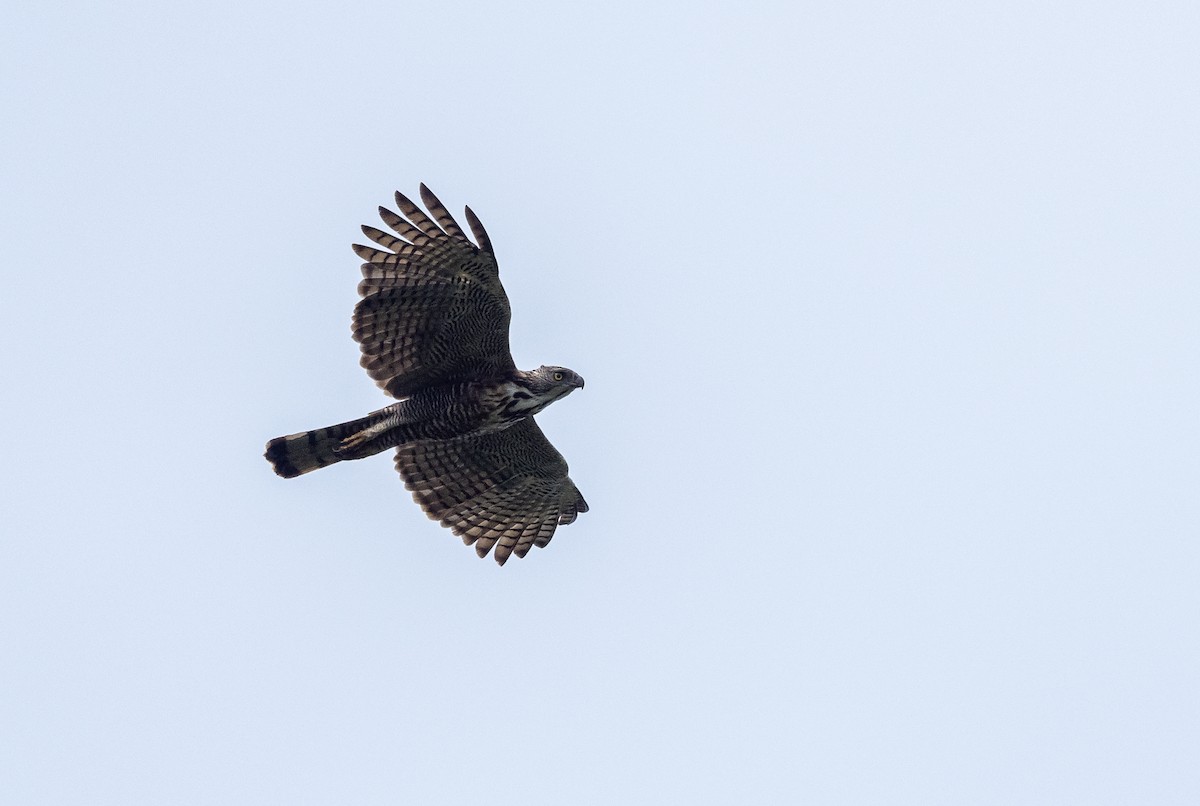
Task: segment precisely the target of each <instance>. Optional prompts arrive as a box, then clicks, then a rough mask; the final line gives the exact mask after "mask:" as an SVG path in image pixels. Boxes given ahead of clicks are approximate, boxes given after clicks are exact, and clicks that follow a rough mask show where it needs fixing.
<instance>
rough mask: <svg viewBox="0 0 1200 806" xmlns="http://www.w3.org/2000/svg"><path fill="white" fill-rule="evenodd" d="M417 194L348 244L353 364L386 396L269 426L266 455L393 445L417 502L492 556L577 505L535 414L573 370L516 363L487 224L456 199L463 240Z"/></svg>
mask: <svg viewBox="0 0 1200 806" xmlns="http://www.w3.org/2000/svg"><path fill="white" fill-rule="evenodd" d="M421 200H422V201H423V202H424V203H425V208H426V210H428V214H427V213H426V212H425V211H423V210H422V209H421V208H420V207H419V206H417V205H416V204H414V203H413V202H411V201H410V200H409V199H408V198H407V197H405V196H404V195H402V194H401V193H399V192H397V193H396V204H397V206H398V207H399V209H400V213H401V214H397V213H395V212H393V211H391V210H389V209H387V208H386V207H380V208H379V215H380V217H381V218H382V219H383V222H384V223H385V224H386V225H387V226H388V228H389V229H390V230H392V232H385V231H383V230H380V229H376V228H375V227H370V226H363V228H362V231H363V234H364V235H366V236H367V238H369V239H370V240H371V241H372V242H373V243H374V244H375V245H376V246H364V245H362V244H354V246H353V248H354V251H355V252H356V253H357V254H358V256H359V257H361V258H362V259H363V260H364V261H366V262H365V263H363V265H362V276H363V279H362V282H360V283H359V285H358V292H359V295H360V296H361V297H362V299H361V300H360V301H359V302H358V304H357V305H356V306H355V308H354V317H353V322H352V330H353V334H354V339H355V341H357V342H358V343H359V346H360V347H361V349H362V360H361V362H360V363H361V364H362V366H363V367H364V368H365V369H366V370H367V373H368V374H369V375H370V376H371V377H372V378H373V379H374V380H375V382H376V383H377V384H378V385H379V386H380V387H381V388H382V389H383V390H384V391H385V392H387V394H389V395H391V396H392V397H394V398H397V400H398V402H396V403H393V404H392V405H390V406H387V407H386V408H382V409H379V410H378V411H374V412H371V413H370V414H368V415H366V416H365V417H362V418H359V419H357V420H351V421H349V422H345V423H341V424H339V425H333V426H329V427H327V428H318V429H315V430H313V431H302V432H300V433H298V434H291V435H290V436H285V437H277V438H276V439H273V440H271V441H270V442H268V443H267V450H266V454H265V456H266V458H267V460H268V461H270V462H271V464H272V465H273V466H274V468H275V472H276V473H278V474H279V475H280V476H283V477H284V478H294V477H295V476H300V475H303V474H305V473H308V472H310V471H313V470H317V469H319V468H322V467H326V466H328V465H331V464H334V463H336V462H341V461H345V460H349V459H362V458H363V457H366V456H371V455H373V454H376V453H379V452H381V451H385V450H388V449H390V448H395V449H396V469H397V470H398V471H399V472H400V475H401V477H403V479H404V482H405V487H407V488H408V489H409V490H410V491H411V492H412V495H413V498H414V499H415V500H416V502H417V503H418V504H420V506H421V507H422V508H423V509H424V510H425V512H426V514H428V515H429V517H430V518H433V519H434V520H437V521H440V522H441V524H442V525H443V526H446V527H449V528H450V530H451V531H452V532H454V534H456V535H459V536H460V537H461V538H462V539H463V542H465V543H466V544H467V545H472V544H473V545H474V546H475V551H476V553H477V554H478V555H479V556H480V557H486V556H487V555H488V553H489V552H492V555H493V556H494V557H495V559H496V562H498V563H500V564H501V565H503V564H504V563H505V562H506V561H507V560H508V558H509V557H510V556H511V555H514V554H515V555H516V556H518V557H524V556H525V555H526V554H527V553H528V552H529V549H530V548H532V547H533V546H538V547H544V546H546V545H547V544H548V543H549V542H550V539H551V538H552V537H554V532H555V530H556V529H557V528H558V527H559V526H562V525H564V524H568V523H572V522H573V521H574V520H575V518H576V517H577V516H578V515H579V513H580V512H587V510H588V505H587V502H586V501H584V499H583V496H582V495H580V493H579V490H578V489H577V488H576V487H575V483H574V482H572V481H571V478H570V477H569V476H568V475H567V463H566V461H565V460H564V459H563V457H562V454H560V453H559V452H558V451H557V450H555V449H554V446H553V445H551V444H550V441H549V440H548V439H546V436H545V435H544V434H543V433H542V429H541V428H539V427H538V425H537V423H536V422H534V419H533V417H534V415H535V414H537V413H538V412H540V411H541V410H542V409H544V408H546V406H548V405H550V404H551V403H553V402H554V401H556V400H558V399H560V398H563V397H565V396H567V395H568V394H570V393H571V392H572V391H574V390H575V389H582V388H583V378H581V377H580V376H579V375H578V374H577V373H575V372H573V371H571V370H569V369H567V368H565V367H554V366H542V367H538V368H537V369H535V370H530V371H522V370H519V369H517V366H516V364H515V363H514V362H513V358H512V353H511V352H510V350H509V344H508V326H509V320H510V318H511V315H512V311H511V308H510V306H509V302H508V296H507V295H506V294H505V293H504V287H503V286H502V285H501V284H500V274H499V270H498V266H497V263H496V254H495V251H494V250H493V248H492V242H491V239H490V238H488V234H487V231H486V230H484V228H483V224H481V223H480V221H479V219H478V218H477V217H476V216H475V214H474V213H473V212H472V211H471V208H470V207H467V208H466V217H467V224H468V225H469V226H470V229H471V234H472V235H474V237H475V242H474V243H472V242H471V240H470V239H469V238H468V237H467V236H466V234H465V233H464V232H463V231H462V229H461V228H460V227H459V226H458V223H457V222H456V221H455V220H454V218H453V217H452V216H451V215H450V213H449V212H448V211H447V210H446V208H445V206H443V205H442V203H441V202H440V201H439V200H438V198H437V197H436V196H434V195H433V193H432V192H430V190H429V188H427V187H425V185H421ZM393 233H394V234H393ZM377 247H378V248H377ZM493 549H494V551H493Z"/></svg>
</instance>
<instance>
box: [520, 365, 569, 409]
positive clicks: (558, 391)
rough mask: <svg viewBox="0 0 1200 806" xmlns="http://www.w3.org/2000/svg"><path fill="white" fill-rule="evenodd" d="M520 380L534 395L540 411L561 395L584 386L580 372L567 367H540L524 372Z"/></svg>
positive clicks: (563, 395) (564, 395)
mask: <svg viewBox="0 0 1200 806" xmlns="http://www.w3.org/2000/svg"><path fill="white" fill-rule="evenodd" d="M520 382H521V385H522V386H524V387H525V388H526V389H527V390H529V392H530V393H531V394H532V395H533V400H534V401H536V402H537V404H536V408H537V410H538V411H541V410H542V409H543V408H545V407H546V406H548V405H549V404H550V403H552V402H554V401H555V400H558V399H559V398H560V397H566V396H567V395H569V394H570V393H571V392H573V391H575V390H576V389H582V388H583V378H582V377H581V376H580V375H579V373H577V372H574V371H572V370H569V369H567V368H566V367H538V368H537V369H535V370H533V371H531V372H522V373H521V380H520Z"/></svg>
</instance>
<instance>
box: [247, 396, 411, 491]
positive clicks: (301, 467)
mask: <svg viewBox="0 0 1200 806" xmlns="http://www.w3.org/2000/svg"><path fill="white" fill-rule="evenodd" d="M395 408H396V406H394V405H393V406H388V407H387V408H385V409H380V410H379V411H373V412H371V413H370V414H368V415H367V416H366V417H362V418H360V419H357V420H351V421H350V422H346V423H339V424H338V425H331V426H329V427H328V428H317V429H315V430H313V431H301V432H300V433H299V434H290V435H288V436H286V437H276V438H275V439H273V440H271V441H270V442H268V443H267V451H266V453H264V454H263V456H265V457H266V458H267V461H268V462H270V463H271V464H272V465H273V466H274V468H275V472H276V473H278V474H279V475H280V476H283V477H284V478H285V479H293V478H295V477H296V476H302V475H304V474H305V473H309V472H312V471H313V470H319V469H320V468H322V467H326V466H328V465H332V464H334V463H335V462H340V461H342V460H344V459H362V458H363V457H365V456H372V455H374V454H376V453H379V452H380V451H385V450H387V449H388V448H394V447H396V445H397V444H398V441H397V439H396V437H397V435H396V434H395V433H394V432H393V433H392V434H389V433H388V432H389V431H392V430H393V429H394V428H395V426H396V425H397V424H398V422H399V417H398V416H397V413H396V412H395V411H394V409H395ZM389 437H390V438H389Z"/></svg>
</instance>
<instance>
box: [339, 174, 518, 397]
mask: <svg viewBox="0 0 1200 806" xmlns="http://www.w3.org/2000/svg"><path fill="white" fill-rule="evenodd" d="M421 199H422V201H424V202H425V206H426V208H428V210H429V213H430V214H432V216H433V218H430V216H429V215H426V214H425V212H424V211H422V210H421V208H420V207H418V206H417V205H415V204H413V203H412V202H411V201H409V200H408V199H407V198H406V197H405V196H403V195H402V194H400V193H399V192H397V193H396V204H397V205H398V206H399V207H400V211H401V213H403V215H397V214H396V213H394V212H392V211H391V210H388V209H387V208H385V207H380V208H379V215H380V217H381V218H382V219H383V221H384V223H386V224H387V225H388V227H390V228H391V229H392V230H393V231H394V232H395V233H396V234H395V235H393V234H391V233H388V232H384V231H383V230H379V229H376V228H375V227H368V226H365V225H364V226H363V228H362V231H363V234H365V235H366V236H367V237H368V238H370V239H371V240H372V241H374V242H375V243H376V244H377V245H379V246H381V247H383V248H382V249H377V248H375V247H371V246H363V245H362V244H354V251H355V252H356V253H357V254H358V256H359V257H361V258H362V259H363V260H365V261H367V262H366V263H364V264H363V266H362V274H363V280H362V282H361V283H359V285H358V293H359V294H360V295H361V296H362V300H360V301H359V303H358V305H356V306H355V308H354V321H353V325H352V327H353V331H354V340H355V341H357V342H358V343H359V345H360V347H361V349H362V361H361V363H362V366H363V367H364V368H365V369H366V370H367V373H368V374H370V376H371V377H372V378H374V379H375V382H376V383H377V384H379V386H381V387H382V388H383V389H385V390H386V391H387V392H388V394H390V395H392V396H393V397H407V396H408V395H410V394H412V393H413V392H415V391H416V390H418V389H421V388H423V387H426V386H431V385H434V384H440V383H450V382H455V381H466V380H472V379H475V378H481V377H496V376H497V375H506V374H509V373H511V372H514V371H515V370H516V365H515V364H514V363H513V360H512V353H511V352H510V351H509V346H508V323H509V319H510V318H511V315H512V309H511V308H510V307H509V304H508V296H507V295H506V294H505V293H504V287H503V286H502V285H501V284H500V274H499V270H498V268H497V265H496V256H495V254H494V253H493V251H492V242H491V240H490V239H489V238H488V235H487V231H486V230H484V228H483V225H482V224H481V223H480V222H479V219H478V218H476V217H475V214H474V213H472V212H471V208H469V207H468V208H467V223H468V224H469V225H470V227H471V232H472V233H473V234H474V235H475V240H476V241H477V242H478V243H479V246H475V244H473V243H471V241H470V240H469V239H468V238H467V236H466V235H465V234H464V233H463V231H462V229H460V228H459V226H458V223H457V222H456V221H455V220H454V218H453V216H451V215H450V213H449V212H448V211H447V210H446V208H445V207H444V206H443V205H442V203H441V202H440V201H439V200H438V198H437V196H434V195H433V193H431V192H430V190H429V188H427V187H425V186H424V185H421ZM397 236H399V237H397Z"/></svg>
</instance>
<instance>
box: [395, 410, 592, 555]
mask: <svg viewBox="0 0 1200 806" xmlns="http://www.w3.org/2000/svg"><path fill="white" fill-rule="evenodd" d="M396 469H397V470H399V471H400V475H401V476H403V477H404V482H405V484H404V486H405V487H407V488H408V489H409V490H411V491H412V494H413V498H414V499H415V500H416V502H417V503H418V504H420V505H421V508H422V509H424V510H425V512H426V514H428V515H429V517H431V518H433V519H434V520H438V521H441V523H442V526H447V527H449V528H450V530H451V531H453V532H454V533H455V534H456V535H459V536H460V537H462V539H463V542H464V543H466V544H467V545H471V544H472V543H474V544H475V552H476V553H477V554H478V555H479V556H480V557H486V556H487V553H488V551H490V550H491V548H492V546H495V547H496V552H495V557H496V562H498V563H500V564H501V565H504V563H505V561H506V560H508V556H509V555H510V554H516V555H517V556H518V557H524V556H525V555H526V554H527V553H528V552H529V549H530V547H531V546H538V547H543V546H545V545H546V544H547V543H549V542H550V538H552V537H554V530H555V529H556V528H558V527H559V526H560V525H564V524H568V523H572V522H574V520H575V518H576V517H577V516H578V514H579V513H580V512H587V509H588V506H587V502H586V501H584V500H583V496H582V495H580V494H579V490H578V489H576V487H575V483H574V482H572V481H571V479H570V478H569V477H568V476H567V463H566V461H565V460H564V459H563V457H562V454H560V453H559V452H558V451H556V450H555V449H554V446H553V445H551V444H550V441H549V440H548V439H546V435H545V434H543V433H542V429H540V428H538V425H537V423H535V422H534V421H533V418H532V417H526V418H525V419H524V420H521V421H520V422H518V423H516V424H514V425H512V426H510V427H508V428H506V429H504V430H503V431H493V432H490V433H486V434H476V435H472V436H468V437H462V438H459V439H453V440H444V441H443V440H431V441H426V442H416V443H412V444H409V445H402V446H400V447H399V448H397V449H396Z"/></svg>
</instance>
